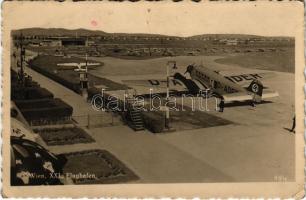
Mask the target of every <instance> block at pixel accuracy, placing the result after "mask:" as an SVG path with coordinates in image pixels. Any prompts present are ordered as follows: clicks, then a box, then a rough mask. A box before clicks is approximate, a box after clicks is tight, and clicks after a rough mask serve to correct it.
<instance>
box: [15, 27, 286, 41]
mask: <svg viewBox="0 0 306 200" xmlns="http://www.w3.org/2000/svg"><path fill="white" fill-rule="evenodd" d="M20 33H22V34H23V35H27V36H33V35H40V36H134V37H135V36H137V37H161V38H162V37H178V36H168V35H161V34H147V33H106V32H104V31H100V30H87V29H74V30H69V29H64V28H26V29H19V30H13V31H12V35H20ZM203 37H211V38H217V39H230V38H241V39H244V38H267V37H265V36H258V35H243V34H202V35H195V36H190V37H186V38H193V39H200V38H203ZM268 38H290V37H268Z"/></svg>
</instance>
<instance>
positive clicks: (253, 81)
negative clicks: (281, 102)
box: [123, 64, 279, 103]
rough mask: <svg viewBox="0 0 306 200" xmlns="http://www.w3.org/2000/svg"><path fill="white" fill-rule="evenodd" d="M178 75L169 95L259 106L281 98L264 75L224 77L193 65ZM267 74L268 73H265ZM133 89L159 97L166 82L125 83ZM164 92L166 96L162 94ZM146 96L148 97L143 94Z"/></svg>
mask: <svg viewBox="0 0 306 200" xmlns="http://www.w3.org/2000/svg"><path fill="white" fill-rule="evenodd" d="M187 73H188V74H189V75H190V79H189V78H186V77H185V76H183V75H182V74H180V73H178V72H177V73H175V74H174V76H172V77H171V79H170V80H169V89H170V92H172V93H174V94H178V93H189V94H199V92H200V91H206V92H207V94H209V96H215V97H218V98H220V99H223V100H224V102H233V101H252V102H256V103H260V102H261V101H262V100H265V99H268V98H272V97H277V96H279V94H278V93H277V92H275V91H272V90H269V89H267V88H266V87H264V86H263V84H262V83H261V81H260V79H263V78H265V73H249V74H239V75H231V76H228V75H223V74H222V72H220V71H213V70H211V69H209V68H207V67H204V66H202V65H195V64H191V65H188V66H187V69H186V72H185V73H184V75H185V74H187ZM266 74H267V73H266ZM123 82H124V83H126V84H127V85H129V86H131V87H133V86H136V87H149V88H152V89H154V91H160V92H157V93H158V94H163V93H165V92H164V91H165V89H166V88H167V81H166V80H123ZM161 90H163V92H161ZM144 95H145V94H144Z"/></svg>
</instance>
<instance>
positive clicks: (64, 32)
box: [12, 28, 107, 36]
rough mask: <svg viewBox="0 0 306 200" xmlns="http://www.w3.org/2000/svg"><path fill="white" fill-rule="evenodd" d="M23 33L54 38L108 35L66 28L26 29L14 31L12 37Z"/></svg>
mask: <svg viewBox="0 0 306 200" xmlns="http://www.w3.org/2000/svg"><path fill="white" fill-rule="evenodd" d="M21 32H22V34H23V35H28V36H32V35H52V36H76V35H78V36H95V35H106V34H107V33H105V32H103V31H98V30H96V31H93V30H87V29H75V30H69V29H64V28H47V29H46V28H26V29H19V30H13V31H12V35H20V33H21Z"/></svg>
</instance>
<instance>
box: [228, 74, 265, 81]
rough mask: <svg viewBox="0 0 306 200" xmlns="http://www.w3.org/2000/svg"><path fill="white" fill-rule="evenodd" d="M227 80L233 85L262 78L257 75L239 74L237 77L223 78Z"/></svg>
mask: <svg viewBox="0 0 306 200" xmlns="http://www.w3.org/2000/svg"><path fill="white" fill-rule="evenodd" d="M224 78H226V79H227V80H230V81H231V82H233V83H238V82H241V81H252V80H254V79H260V78H262V77H261V76H260V75H259V74H241V75H237V76H224Z"/></svg>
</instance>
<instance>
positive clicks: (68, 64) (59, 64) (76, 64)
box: [57, 63, 79, 67]
mask: <svg viewBox="0 0 306 200" xmlns="http://www.w3.org/2000/svg"><path fill="white" fill-rule="evenodd" d="M78 65H79V63H58V64H57V66H61V67H78Z"/></svg>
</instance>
